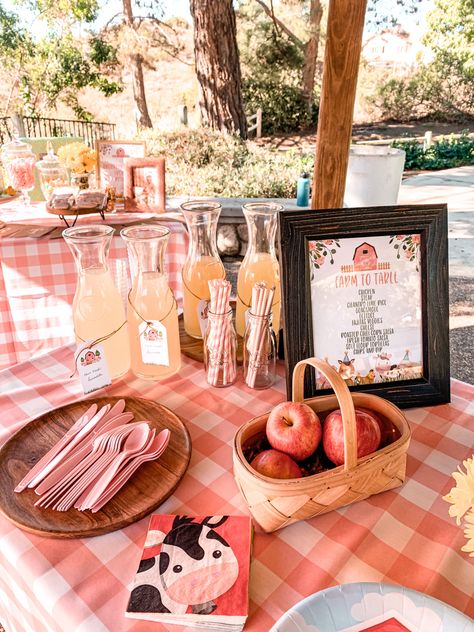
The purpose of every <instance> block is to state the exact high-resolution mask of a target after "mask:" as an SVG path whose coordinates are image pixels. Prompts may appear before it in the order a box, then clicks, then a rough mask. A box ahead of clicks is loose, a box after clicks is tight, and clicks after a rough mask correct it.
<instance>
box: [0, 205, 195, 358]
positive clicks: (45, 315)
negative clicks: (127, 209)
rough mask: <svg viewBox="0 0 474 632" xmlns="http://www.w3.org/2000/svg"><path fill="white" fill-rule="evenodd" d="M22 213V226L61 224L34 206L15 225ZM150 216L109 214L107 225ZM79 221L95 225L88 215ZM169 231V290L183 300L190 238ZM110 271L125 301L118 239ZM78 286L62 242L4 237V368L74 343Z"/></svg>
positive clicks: (0, 252)
mask: <svg viewBox="0 0 474 632" xmlns="http://www.w3.org/2000/svg"><path fill="white" fill-rule="evenodd" d="M10 206H11V205H8V206H7V205H3V206H0V219H4V220H6V219H8V217H11V216H12V210H11V208H10ZM5 208H6V211H8V212H6V211H5ZM18 214H20V216H21V219H22V221H23V222H28V223H30V222H31V223H34V222H36V223H39V224H41V225H46V226H49V225H53V226H57V225H58V222H59V221H60V220H58V218H56V217H51V215H49V216H48V215H46V217H43V214H44V210H43V211H42V207H41V205H39V206H35V207H34V209H33V210H32V211H31V215H32V216H31V217H30V218H28V219H27V218H24V217H23V215H24V213H23V214H21V213H20V212H19V211H17V212H16V214H15V216H14V217H15V221H19V219H17V215H18ZM147 217H149V215H144V214H143V215H142V214H133V215H131V214H129V213H121V214H113V215H107V216H106V222H108V223H109V224H110V225H113V224H116V223H122V222H123V223H125V222H127V221H130V220H131V219H133V220H134V221H137V220H139V219H140V218H143V219H145V218H147ZM94 218H95V219H94V221H95V222H100V219H99V220H98V219H97V217H95V216H94ZM80 219H81V220H82V219H84V220H86V219H87V220H88V221H87V222H86V223H91V222H92V220H91V218H90V217H88V216H86V217H85V218H80ZM9 221H13V220H12V219H9ZM81 223H84V222H81ZM167 226H168V227H169V228H170V231H171V235H170V239H169V242H168V247H167V250H166V256H165V267H166V270H167V273H168V279H169V283H170V286H171V288H172V289H173V290H174V292H175V294H176V297H177V299H178V300H180V299H181V298H182V293H181V268H182V265H183V263H184V260H185V257H186V252H187V244H188V238H187V233H186V230H185V228H184V227H183V225H182V224H179V223H167ZM109 266H110V270H111V272H112V274H113V277H114V280H115V282H116V284H117V287H118V288H119V290H120V292H121V294H122V297H123V298H124V299H125V297H126V294H127V291H128V287H129V285H130V280H129V271H128V258H127V252H126V246H125V243H124V241H123V240H122V239H121V238H120V237H119V236H115V237H114V238H113V240H112V245H111V248H110V256H109ZM76 282H77V273H76V268H75V264H74V260H73V257H72V253H71V252H70V250H69V248H68V246H67V245H66V243H65V241H64V240H63V239H62V238H59V239H48V238H42V239H41V238H40V239H36V238H30V237H25V238H15V237H12V238H7V237H6V238H3V239H2V238H0V368H5V367H8V366H12V365H14V364H17V363H18V362H23V361H24V360H28V359H30V358H31V357H33V356H35V355H37V354H38V353H42V352H44V351H48V350H50V349H54V348H56V347H58V346H61V345H64V344H67V343H69V342H71V341H72V340H74V330H73V324H72V312H71V305H72V299H73V297H74V292H75V288H76Z"/></svg>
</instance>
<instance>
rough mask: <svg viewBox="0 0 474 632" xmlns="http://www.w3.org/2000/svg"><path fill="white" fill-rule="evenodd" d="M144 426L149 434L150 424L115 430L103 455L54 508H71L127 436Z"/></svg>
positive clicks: (120, 447) (119, 449)
mask: <svg viewBox="0 0 474 632" xmlns="http://www.w3.org/2000/svg"><path fill="white" fill-rule="evenodd" d="M140 427H142V428H143V427H144V428H145V431H146V433H147V434H148V424H140V423H137V424H128V425H126V426H123V427H120V428H117V429H116V430H114V431H113V433H114V434H111V435H110V436H109V440H108V441H107V443H106V447H105V450H104V451H103V453H102V455H101V456H100V457H99V458H98V459H97V460H96V461H95V462H94V463H93V464H92V465H91V466H90V467H89V468H88V469H87V471H84V474H83V475H82V476H81V477H80V478H79V479H78V480H77V481H76V483H74V485H73V487H72V488H71V489H70V490H69V492H68V493H67V494H66V496H65V497H64V498H63V499H62V500H61V502H59V503H58V504H56V505H54V508H55V509H57V510H58V511H67V510H68V509H70V508H71V507H72V506H73V504H74V502H75V501H76V500H77V499H78V498H79V497H80V495H81V494H82V493H83V492H84V490H85V489H86V487H87V486H88V485H89V484H90V483H92V482H93V481H95V480H96V478H97V476H100V474H101V473H102V472H103V471H104V469H105V468H106V467H107V465H108V464H109V463H110V462H111V461H112V460H113V459H114V458H115V456H116V455H117V454H118V453H119V452H120V451H121V449H122V446H123V444H124V442H125V440H126V438H127V437H128V436H129V435H130V434H131V433H134V432H136V429H137V428H140Z"/></svg>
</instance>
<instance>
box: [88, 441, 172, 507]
mask: <svg viewBox="0 0 474 632" xmlns="http://www.w3.org/2000/svg"><path fill="white" fill-rule="evenodd" d="M170 434H171V433H170V431H169V430H168V429H165V430H162V431H161V432H160V433H159V434H158V435H157V436H156V437H155V439H154V440H153V442H152V443H151V444H150V445H149V447H148V449H147V450H146V452H145V451H144V452H142V453H141V454H139V455H138V456H136V457H135V458H134V459H132V460H131V461H130V462H129V463H128V464H127V465H126V466H125V467H124V468H122V470H120V471H119V473H118V475H117V476H116V478H115V479H114V480H113V482H112V483H111V484H110V486H109V487H108V489H106V490H105V492H104V493H103V494H102V495H101V496H100V497H99V498H98V499H97V501H96V502H95V503H94V505H92V507H91V511H92V513H95V512H96V511H99V509H102V507H103V506H104V505H105V504H106V503H108V502H109V500H110V499H111V498H112V497H113V496H115V494H116V493H117V492H118V491H119V490H120V489H121V488H122V486H123V485H124V484H125V483H126V482H127V481H128V479H129V478H130V477H131V476H132V474H133V473H134V472H135V470H137V469H138V468H139V467H140V465H142V463H145V462H146V461H153V460H154V459H157V458H159V457H160V456H161V455H162V454H163V452H164V451H165V450H166V448H167V446H168V443H169V440H170Z"/></svg>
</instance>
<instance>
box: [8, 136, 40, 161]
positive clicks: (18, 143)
mask: <svg viewBox="0 0 474 632" xmlns="http://www.w3.org/2000/svg"><path fill="white" fill-rule="evenodd" d="M27 153H28V154H31V153H33V152H32V151H31V145H28V143H24V142H23V141H22V140H20V139H19V138H18V137H16V138H14V139H13V140H12V141H10V142H9V143H5V144H4V145H3V147H2V154H5V155H6V156H9V155H10V156H13V157H15V156H22V155H24V154H27Z"/></svg>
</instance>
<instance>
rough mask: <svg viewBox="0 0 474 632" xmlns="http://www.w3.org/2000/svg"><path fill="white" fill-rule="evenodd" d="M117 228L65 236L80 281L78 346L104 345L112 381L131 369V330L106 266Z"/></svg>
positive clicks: (96, 228)
mask: <svg viewBox="0 0 474 632" xmlns="http://www.w3.org/2000/svg"><path fill="white" fill-rule="evenodd" d="M113 234H114V229H113V228H112V227H110V226H105V225H99V226H96V225H90V226H78V227H74V228H68V229H66V230H64V231H63V237H64V239H65V241H66V243H67V244H68V246H69V248H70V249H71V251H72V253H73V255H74V259H75V261H76V266H77V271H78V281H77V288H76V293H75V295H74V300H73V304H72V317H73V322H74V331H75V334H76V339H77V343H78V345H79V346H84V345H85V344H86V343H92V342H95V341H98V343H100V344H101V345H102V346H103V349H104V353H105V357H106V361H107V367H108V372H109V375H110V378H111V379H114V378H117V377H120V376H121V375H123V374H124V373H126V372H127V371H128V369H129V368H130V350H129V346H128V331H127V324H126V319H125V310H124V306H123V302H122V297H121V296H120V293H119V291H118V289H117V288H116V286H115V284H114V282H113V280H112V277H111V275H110V272H109V270H108V266H107V257H108V252H109V248H110V242H111V240H112V236H113Z"/></svg>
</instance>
